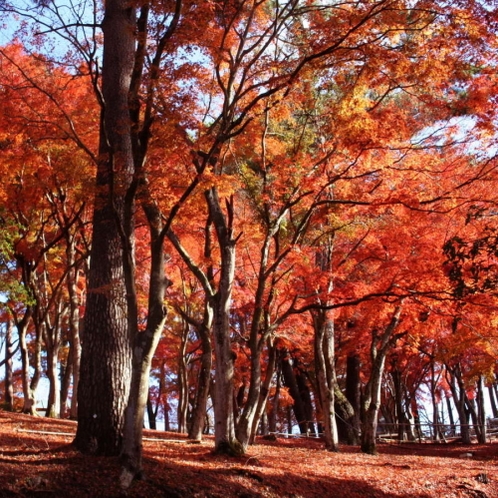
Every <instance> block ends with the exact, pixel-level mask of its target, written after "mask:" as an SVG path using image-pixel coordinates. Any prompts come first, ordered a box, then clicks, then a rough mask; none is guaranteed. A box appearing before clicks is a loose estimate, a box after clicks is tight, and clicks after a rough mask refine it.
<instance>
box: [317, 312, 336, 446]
mask: <svg viewBox="0 0 498 498" xmlns="http://www.w3.org/2000/svg"><path fill="white" fill-rule="evenodd" d="M329 315H330V312H327V311H326V310H319V311H317V312H316V313H313V324H314V332H315V333H314V351H315V371H316V377H317V383H318V393H319V400H320V405H321V407H322V416H323V420H322V422H323V427H324V434H323V437H324V439H325V448H326V449H327V450H329V451H338V449H339V438H338V434H337V425H336V420H335V406H334V403H335V391H336V386H337V378H336V375H335V359H334V323H333V321H332V318H331V317H330V316H329Z"/></svg>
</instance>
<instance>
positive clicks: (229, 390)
mask: <svg viewBox="0 0 498 498" xmlns="http://www.w3.org/2000/svg"><path fill="white" fill-rule="evenodd" d="M205 197H206V202H207V205H208V209H209V216H210V219H211V220H212V222H213V225H214V228H215V231H216V236H217V239H218V244H219V247H220V254H221V263H220V264H221V269H220V281H219V288H218V291H217V292H216V294H215V295H214V297H212V298H211V299H212V303H213V305H212V306H213V338H214V357H215V373H214V391H215V396H214V439H215V451H217V452H220V453H227V454H235V455H238V454H241V453H243V452H244V449H243V447H242V445H241V444H240V443H239V442H238V441H237V440H236V438H235V421H234V416H233V393H234V384H233V361H234V358H233V353H232V347H231V340H230V322H229V316H230V304H231V298H232V287H233V280H234V274H235V243H236V240H235V239H234V238H233V227H232V222H233V199H230V201H228V202H227V217H226V218H225V215H224V213H223V211H222V209H221V206H220V201H219V197H218V192H217V189H216V187H212V188H211V189H209V190H208V191H206V192H205Z"/></svg>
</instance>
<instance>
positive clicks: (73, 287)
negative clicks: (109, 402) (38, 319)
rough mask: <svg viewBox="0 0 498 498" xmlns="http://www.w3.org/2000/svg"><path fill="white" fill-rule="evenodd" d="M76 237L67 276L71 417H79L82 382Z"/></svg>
mask: <svg viewBox="0 0 498 498" xmlns="http://www.w3.org/2000/svg"><path fill="white" fill-rule="evenodd" d="M75 244H76V242H75V239H74V238H73V239H72V240H71V241H70V242H69V243H68V248H67V251H66V252H67V255H68V262H69V263H70V264H71V265H72V268H71V271H70V272H69V274H68V277H67V290H68V294H69V347H70V350H69V359H68V362H70V363H71V366H70V368H69V370H70V372H71V373H72V378H73V392H72V396H71V410H70V418H71V419H73V420H75V419H76V418H77V417H78V386H79V382H80V364H81V341H80V311H79V308H80V302H79V299H78V290H77V287H78V277H79V273H80V270H79V269H78V268H77V267H76V248H75Z"/></svg>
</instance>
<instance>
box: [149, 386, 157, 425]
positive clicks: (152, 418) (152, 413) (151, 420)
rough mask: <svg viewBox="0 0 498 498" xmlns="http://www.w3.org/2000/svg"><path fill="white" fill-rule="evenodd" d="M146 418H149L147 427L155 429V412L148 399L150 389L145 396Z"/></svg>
mask: <svg viewBox="0 0 498 498" xmlns="http://www.w3.org/2000/svg"><path fill="white" fill-rule="evenodd" d="M147 418H148V419H149V429H151V430H153V431H155V430H156V429H157V424H156V412H155V411H154V407H153V406H152V400H151V399H150V389H149V394H148V396H147Z"/></svg>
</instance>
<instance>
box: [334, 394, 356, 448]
mask: <svg viewBox="0 0 498 498" xmlns="http://www.w3.org/2000/svg"><path fill="white" fill-rule="evenodd" d="M334 394H335V395H334V398H335V405H334V406H335V412H336V422H337V432H338V435H339V440H342V441H344V443H346V444H349V445H356V444H358V443H359V441H360V421H359V417H358V414H357V413H356V412H355V410H354V409H353V406H352V405H351V403H350V402H349V400H348V399H347V397H346V395H345V394H344V393H343V392H342V391H341V389H340V388H339V385H337V384H336V387H335V393H334ZM337 417H339V420H337Z"/></svg>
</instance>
